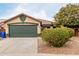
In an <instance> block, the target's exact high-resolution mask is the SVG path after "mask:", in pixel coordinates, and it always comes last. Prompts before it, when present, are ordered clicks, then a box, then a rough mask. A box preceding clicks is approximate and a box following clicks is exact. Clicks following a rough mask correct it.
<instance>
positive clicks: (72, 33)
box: [66, 28, 75, 37]
mask: <svg viewBox="0 0 79 59" xmlns="http://www.w3.org/2000/svg"><path fill="white" fill-rule="evenodd" d="M66 29H67V30H68V31H69V35H70V37H72V36H74V34H75V32H74V30H73V29H71V28H66Z"/></svg>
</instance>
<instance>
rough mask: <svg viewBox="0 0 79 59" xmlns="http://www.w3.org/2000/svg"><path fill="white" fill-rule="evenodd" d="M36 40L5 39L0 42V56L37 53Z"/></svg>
mask: <svg viewBox="0 0 79 59" xmlns="http://www.w3.org/2000/svg"><path fill="white" fill-rule="evenodd" d="M37 39H38V38H34V37H33V38H6V39H3V40H1V41H0V55H13V56H14V55H30V54H36V53H37V50H38V49H37Z"/></svg>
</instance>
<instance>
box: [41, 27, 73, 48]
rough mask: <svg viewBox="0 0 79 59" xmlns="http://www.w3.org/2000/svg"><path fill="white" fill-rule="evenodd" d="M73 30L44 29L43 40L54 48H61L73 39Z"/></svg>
mask: <svg viewBox="0 0 79 59" xmlns="http://www.w3.org/2000/svg"><path fill="white" fill-rule="evenodd" d="M71 34H73V33H72V30H71V29H69V28H55V29H53V28H52V29H44V30H43V31H42V35H41V36H42V39H43V40H44V41H46V43H47V44H49V45H50V46H54V47H61V46H63V45H64V44H65V43H66V42H67V41H69V38H70V37H72V35H71Z"/></svg>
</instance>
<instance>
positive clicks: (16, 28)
mask: <svg viewBox="0 0 79 59" xmlns="http://www.w3.org/2000/svg"><path fill="white" fill-rule="evenodd" d="M0 26H1V27H2V28H4V29H5V32H6V34H8V35H9V37H36V36H37V35H38V34H40V33H41V30H42V28H45V27H50V26H52V22H51V21H47V20H42V19H36V18H34V17H32V16H29V15H26V14H24V13H22V14H19V15H17V16H14V17H12V18H10V19H7V20H5V21H2V22H0Z"/></svg>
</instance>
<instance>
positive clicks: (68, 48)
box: [38, 37, 79, 55]
mask: <svg viewBox="0 0 79 59" xmlns="http://www.w3.org/2000/svg"><path fill="white" fill-rule="evenodd" d="M38 53H45V54H56V55H57V54H58V55H60V54H61V55H79V37H72V38H71V39H70V41H68V42H67V43H66V44H65V45H64V46H63V47H61V48H55V47H49V46H48V45H46V43H45V42H43V41H42V39H41V38H40V39H39V40H38Z"/></svg>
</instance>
